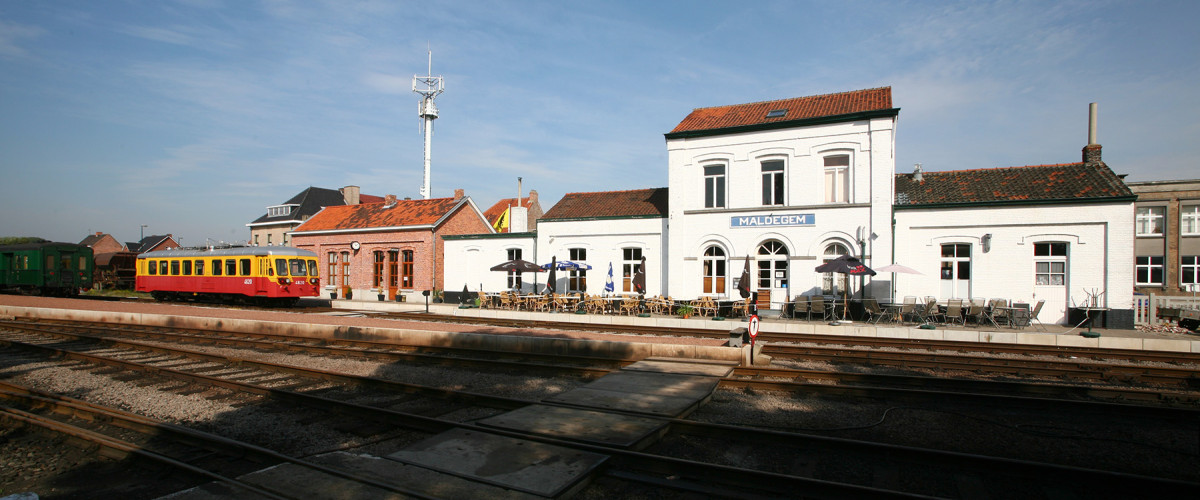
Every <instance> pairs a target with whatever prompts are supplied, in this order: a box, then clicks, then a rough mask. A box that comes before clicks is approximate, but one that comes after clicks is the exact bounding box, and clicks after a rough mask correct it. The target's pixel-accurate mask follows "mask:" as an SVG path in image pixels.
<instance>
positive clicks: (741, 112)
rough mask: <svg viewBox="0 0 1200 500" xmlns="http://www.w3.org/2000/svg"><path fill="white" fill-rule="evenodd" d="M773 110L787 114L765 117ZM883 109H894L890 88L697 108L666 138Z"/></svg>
mask: <svg viewBox="0 0 1200 500" xmlns="http://www.w3.org/2000/svg"><path fill="white" fill-rule="evenodd" d="M776 110H786V112H785V113H783V114H782V115H781V116H778V117H770V118H768V117H767V114H768V113H770V112H771V111H776ZM884 110H887V111H892V110H893V108H892V88H891V87H882V88H876V89H866V90H854V91H850V92H840V93H837V94H824V95H816V96H809V97H796V98H793V99H783V100H779V101H764V102H752V103H749V104H735V105H732V106H716V107H712V108H696V109H694V110H692V113H691V114H689V115H688V116H687V118H684V119H683V121H681V122H679V125H676V126H675V129H674V130H672V131H671V132H670V133H669V134H667V136H668V137H670V136H671V135H673V134H683V133H687V132H698V131H705V130H719V129H728V128H736V127H748V126H761V125H767V124H776V123H790V122H796V121H803V120H811V119H814V118H823V117H833V116H841V115H850V114H855V113H865V112H870V111H884Z"/></svg>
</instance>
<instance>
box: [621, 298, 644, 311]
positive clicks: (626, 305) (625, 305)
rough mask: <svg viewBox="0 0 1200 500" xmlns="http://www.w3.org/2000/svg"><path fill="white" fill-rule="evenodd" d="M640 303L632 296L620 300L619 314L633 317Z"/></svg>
mask: <svg viewBox="0 0 1200 500" xmlns="http://www.w3.org/2000/svg"><path fill="white" fill-rule="evenodd" d="M639 306H640V301H639V300H638V298H637V297H634V296H632V295H630V296H626V297H625V298H624V299H622V300H621V314H628V315H631V316H632V315H634V314H637V313H638V309H639Z"/></svg>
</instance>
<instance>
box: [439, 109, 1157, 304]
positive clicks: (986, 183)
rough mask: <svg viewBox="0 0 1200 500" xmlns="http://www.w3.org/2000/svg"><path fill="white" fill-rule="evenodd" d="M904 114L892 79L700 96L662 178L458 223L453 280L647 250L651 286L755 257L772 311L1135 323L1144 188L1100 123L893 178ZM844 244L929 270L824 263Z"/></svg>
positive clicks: (634, 257)
mask: <svg viewBox="0 0 1200 500" xmlns="http://www.w3.org/2000/svg"><path fill="white" fill-rule="evenodd" d="M898 116H899V108H895V107H893V105H892V95H891V89H890V88H886V87H885V88H876V89H867V90H858V91H851V92H842V93H837V94H826V95H818V96H810V97H800V98H794V99H784V100H779V101H769V102H757V103H750V104H738V105H732V106H718V107H709V108H698V109H695V110H693V111H692V112H691V113H690V114H689V115H688V116H687V117H686V118H684V119H683V121H681V122H680V123H679V124H678V125H677V126H676V127H675V128H674V129H673V130H672V131H670V132H669V133H667V134H666V145H667V153H668V165H667V168H668V184H669V185H668V188H657V189H644V190H632V191H614V192H598V193H571V194H568V195H567V196H565V197H564V198H563V200H562V201H560V202H559V203H558V204H556V205H555V206H554V207H553V208H551V209H550V210H549V211H547V212H546V214H545V216H544V217H543V218H541V219H540V220H539V222H538V230H537V231H536V232H525V233H521V232H519V231H518V232H517V233H514V234H509V235H505V236H504V237H499V236H498V235H478V236H470V235H467V236H451V237H447V238H446V266H445V270H446V273H447V274H446V280H445V282H446V286H447V289H448V290H455V289H457V288H456V286H462V285H456V283H457V282H463V283H464V284H466V285H467V287H468V288H469V289H471V290H475V289H478V288H479V287H480V286H482V287H483V289H484V290H487V291H495V290H502V289H509V288H514V285H521V288H523V289H526V290H533V289H534V287H533V286H532V282H533V280H531V279H530V277H528V276H526V277H524V279H523V280H522V279H520V277H518V276H513V275H511V274H509V275H505V274H504V273H498V272H491V273H489V271H487V268H488V266H491V265H494V264H497V263H500V262H503V261H505V260H509V259H512V258H514V257H517V258H524V259H525V260H530V261H534V262H537V263H539V264H544V263H548V262H550V261H551V259H552V258H557V259H558V260H571V261H575V262H579V263H581V264H585V265H588V266H591V269H590V270H587V271H571V272H567V273H559V274H557V276H556V277H557V280H556V290H558V291H559V292H587V293H592V294H599V293H604V284H605V282H606V281H607V274H608V268H609V266H610V265H611V266H613V270H614V285H615V286H614V288H615V289H614V293H625V292H627V291H628V286H629V284H628V282H629V276H630V275H631V274H632V273H633V272H634V271H635V270H636V269H637V266H638V265H640V261H641V259H642V258H643V257H644V258H645V259H646V263H647V264H646V265H647V266H648V268H649V273H647V283H646V285H647V294H648V295H670V296H672V297H674V298H676V299H692V298H697V297H701V296H713V297H716V298H719V299H734V298H738V297H739V296H738V291H737V286H738V281H739V279H740V277H741V275H742V273H743V269H745V267H746V266H747V264H749V268H750V279H751V280H752V282H751V286H750V288H751V290H754V291H756V292H758V295H757V296H758V300H759V308H760V309H779V308H780V307H781V306H782V305H783V304H784V303H786V302H788V301H790V300H791V298H793V297H795V296H796V295H845V294H848V295H851V296H852V297H858V296H866V297H875V298H878V299H880V300H881V301H887V300H893V299H896V298H900V297H904V296H916V297H936V298H938V299H942V300H945V299H952V298H964V299H971V298H987V299H992V298H1004V299H1008V300H1014V301H1023V302H1029V303H1031V304H1032V303H1036V302H1037V301H1039V300H1045V301H1046V302H1045V305H1044V307H1043V310H1042V313H1041V315H1040V319H1041V321H1042V322H1045V323H1051V322H1054V323H1062V322H1066V321H1068V320H1071V319H1072V318H1070V317H1069V310H1068V309H1069V308H1071V307H1078V306H1085V305H1086V306H1095V307H1103V308H1107V309H1110V311H1108V312H1107V313H1106V316H1108V318H1106V321H1107V323H1108V326H1110V327H1129V328H1132V307H1133V271H1134V265H1133V259H1134V252H1133V250H1134V245H1133V243H1134V241H1133V240H1134V228H1133V225H1134V200H1135V199H1136V196H1135V195H1134V194H1133V193H1132V192H1131V191H1130V190H1129V188H1128V187H1127V186H1125V184H1124V182H1123V181H1122V180H1121V178H1120V176H1117V175H1116V174H1114V173H1113V172H1112V170H1110V169H1109V168H1108V166H1107V165H1105V164H1104V162H1103V161H1101V159H1100V145H1099V144H1095V140H1094V138H1095V135H1094V127H1093V129H1092V132H1093V133H1092V134H1091V136H1090V138H1089V139H1090V143H1089V144H1088V145H1087V146H1086V147H1085V148H1084V150H1083V156H1084V158H1083V161H1081V162H1079V163H1066V164H1054V165H1036V166H1028V167H1012V168H995V169H978V170H958V171H950V172H925V173H921V172H920V171H919V168H918V169H917V171H915V172H913V173H912V174H907V173H906V174H897V173H896V168H895V145H896V136H895V131H896V121H897V118H898ZM1093 124H1094V118H1093ZM843 254H849V255H852V256H855V257H859V258H860V259H862V261H863V263H864V264H866V265H867V266H868V267H872V268H878V267H882V266H885V265H888V264H893V263H896V264H902V265H904V266H907V267H910V268H913V269H915V270H916V271H918V272H919V273H920V274H898V275H892V274H890V273H881V274H879V275H877V276H874V277H872V278H865V279H862V280H860V279H858V278H850V279H846V278H845V277H844V276H842V275H831V274H826V273H818V272H816V271H815V268H816V267H817V266H818V265H820V264H822V263H824V262H826V261H829V260H832V259H834V258H837V257H839V256H841V255H843ZM527 274H528V273H527ZM544 276H545V275H544V274H543V275H542V276H541V277H543V278H544ZM481 277H482V278H483V279H480V278H481ZM514 278H515V279H514ZM537 289H538V290H541V288H540V287H539V288H537ZM1126 318H1127V321H1126Z"/></svg>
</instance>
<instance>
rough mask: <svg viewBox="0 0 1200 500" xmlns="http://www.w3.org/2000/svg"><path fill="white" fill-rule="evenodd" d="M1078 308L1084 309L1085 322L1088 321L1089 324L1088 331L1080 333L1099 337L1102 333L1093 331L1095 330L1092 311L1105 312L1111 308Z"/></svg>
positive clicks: (1089, 336) (1090, 336) (1085, 335)
mask: <svg viewBox="0 0 1200 500" xmlns="http://www.w3.org/2000/svg"><path fill="white" fill-rule="evenodd" d="M1076 309H1079V310H1080V311H1083V314H1084V322H1086V323H1087V326H1088V329H1087V332H1086V333H1082V334H1080V335H1083V336H1084V337H1088V338H1095V337H1099V336H1100V334H1099V333H1093V332H1092V312H1100V313H1103V312H1106V311H1108V310H1109V308H1107V307H1077V308H1076Z"/></svg>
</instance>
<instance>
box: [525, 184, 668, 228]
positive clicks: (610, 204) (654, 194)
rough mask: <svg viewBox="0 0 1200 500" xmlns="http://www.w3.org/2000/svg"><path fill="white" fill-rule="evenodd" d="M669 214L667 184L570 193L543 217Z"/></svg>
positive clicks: (658, 215)
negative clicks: (646, 187)
mask: <svg viewBox="0 0 1200 500" xmlns="http://www.w3.org/2000/svg"><path fill="white" fill-rule="evenodd" d="M666 216H667V188H653V189H635V190H632V191H602V192H595V193H567V194H566V195H565V196H563V198H562V199H561V200H559V201H558V203H555V204H554V206H553V207H551V208H550V210H549V211H548V212H546V215H543V216H542V218H541V220H543V221H545V220H550V219H586V218H596V217H666Z"/></svg>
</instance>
